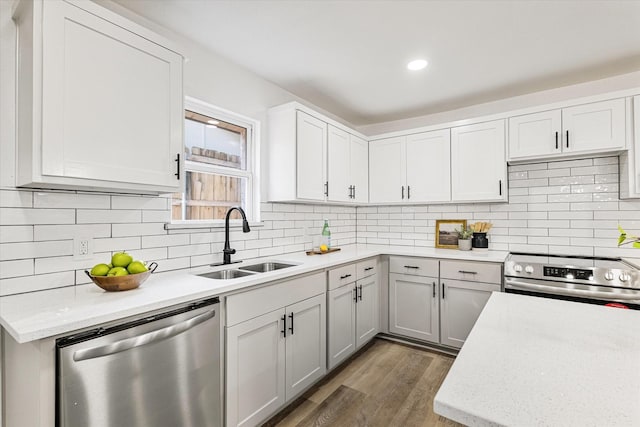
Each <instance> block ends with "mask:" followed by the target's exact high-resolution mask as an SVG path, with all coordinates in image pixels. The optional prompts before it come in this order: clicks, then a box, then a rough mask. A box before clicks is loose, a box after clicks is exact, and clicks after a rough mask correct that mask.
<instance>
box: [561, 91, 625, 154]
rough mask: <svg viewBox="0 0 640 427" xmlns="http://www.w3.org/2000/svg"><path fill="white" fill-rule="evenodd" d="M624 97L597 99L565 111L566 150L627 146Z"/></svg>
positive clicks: (578, 150) (577, 151)
mask: <svg viewBox="0 0 640 427" xmlns="http://www.w3.org/2000/svg"><path fill="white" fill-rule="evenodd" d="M624 124H625V105H624V99H614V100H612V101H604V102H594V103H592V104H585V105H578V106H576V107H570V108H564V109H563V110H562V128H563V131H564V145H563V147H562V149H563V151H564V152H568V153H583V152H585V153H586V152H596V151H610V150H622V149H624V148H625V128H624Z"/></svg>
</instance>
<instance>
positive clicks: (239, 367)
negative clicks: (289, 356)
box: [226, 310, 285, 426]
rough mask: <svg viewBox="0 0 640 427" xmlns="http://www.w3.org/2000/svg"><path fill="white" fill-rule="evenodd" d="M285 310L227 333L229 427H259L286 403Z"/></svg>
mask: <svg viewBox="0 0 640 427" xmlns="http://www.w3.org/2000/svg"><path fill="white" fill-rule="evenodd" d="M283 315H284V310H277V311H274V312H271V313H268V314H265V315H263V316H260V317H256V318H255V319H251V320H247V321H246V322H243V323H241V324H239V325H236V326H233V327H231V328H228V329H227V393H226V398H227V425H229V426H253V425H258V424H259V423H260V422H261V421H263V420H264V419H266V418H267V417H268V416H269V415H270V414H272V413H274V412H275V411H276V410H277V409H278V408H279V407H280V406H282V405H284V403H285V337H284V336H283V334H282V326H283V321H282V316H283Z"/></svg>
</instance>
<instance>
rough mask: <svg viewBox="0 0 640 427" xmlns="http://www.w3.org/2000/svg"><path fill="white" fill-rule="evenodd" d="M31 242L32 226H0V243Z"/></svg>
mask: <svg viewBox="0 0 640 427" xmlns="http://www.w3.org/2000/svg"><path fill="white" fill-rule="evenodd" d="M32 240H33V226H32V225H0V243H12V242H30V241H32Z"/></svg>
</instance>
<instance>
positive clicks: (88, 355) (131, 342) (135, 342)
mask: <svg viewBox="0 0 640 427" xmlns="http://www.w3.org/2000/svg"><path fill="white" fill-rule="evenodd" d="M215 315H216V311H215V310H209V311H207V312H205V313H202V314H199V315H197V316H195V317H192V318H191V319H189V320H185V321H184V322H181V323H178V324H177V325H171V326H167V327H166V328H162V329H158V330H156V331H151V332H147V333H146V334H142V335H138V336H137V337H131V338H125V339H123V340H120V341H116V342H114V343H110V344H107V345H102V346H98V347H91V348H85V349H82V350H77V351H76V352H74V353H73V360H74V361H76V362H80V361H81V360H87V359H95V358H98V357H102V356H109V355H111V354H116V353H121V352H123V351H127V350H131V349H132V348H136V347H141V346H143V345H147V344H153V343H155V342H158V341H162V340H166V339H169V338H171V337H175V336H176V335H179V334H181V333H183V332H185V331H187V330H189V329H191V328H193V327H194V326H196V325H199V324H200V323H202V322H206V321H207V320H209V319H211V318H212V317H214V316H215Z"/></svg>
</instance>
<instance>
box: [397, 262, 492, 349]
mask: <svg viewBox="0 0 640 427" xmlns="http://www.w3.org/2000/svg"><path fill="white" fill-rule="evenodd" d="M389 271H390V273H389V332H391V333H392V334H398V335H402V336H405V337H410V338H415V339H418V340H421V341H425V342H431V343H434V344H443V345H447V346H450V347H456V348H460V347H462V345H463V344H464V341H465V340H466V339H467V336H468V335H469V332H471V329H472V328H473V325H474V324H475V322H476V320H477V319H478V316H479V315H480V312H481V311H482V309H483V308H484V306H485V304H486V303H487V300H488V299H489V296H490V295H491V292H500V290H501V280H502V266H501V264H497V263H488V262H474V261H452V260H437V259H425V258H412V257H391V258H390V261H389Z"/></svg>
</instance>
